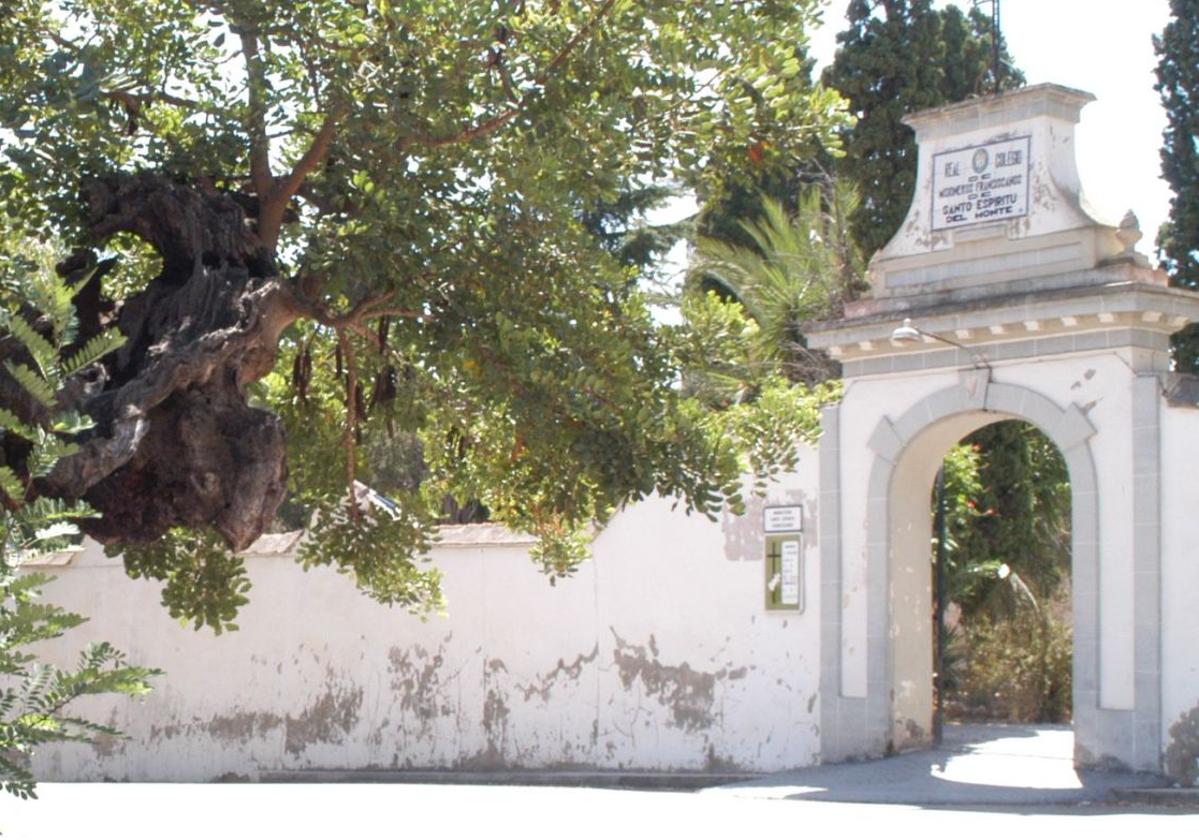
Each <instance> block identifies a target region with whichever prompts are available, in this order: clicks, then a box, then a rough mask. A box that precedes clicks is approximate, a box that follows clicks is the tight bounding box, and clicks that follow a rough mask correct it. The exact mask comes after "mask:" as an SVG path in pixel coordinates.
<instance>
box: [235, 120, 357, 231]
mask: <svg viewBox="0 0 1199 840" xmlns="http://www.w3.org/2000/svg"><path fill="white" fill-rule="evenodd" d="M340 117H341V114H340V112H339V111H338V110H334V111H330V112H329V113H328V114H326V115H325V119H324V121H323V122H322V123H321V127H320V129H319V130H318V131H317V133H316V137H314V138H313V139H312V145H310V146H309V147H308V150H307V151H305V152H304V154H303V155H301V156H300V159H299V160H298V161H296V163H295V166H293V167H292V169H291V172H289V173H288V174H287V177H285V178H282V179H281V180H279V181H278V183H273V184H272V186H271V188H270V189H269V190H268V191H267V192H265V193H263V192H261V191H259V196H258V197H259V212H258V237H259V238H260V239H261V240H262V241H263V243H264V244H265V245H266V246H267V247H269V248H271V249H274V247H275V243H276V242H278V240H279V231H280V229H281V228H282V227H283V217H284V215H285V214H286V211H287V204H288V202H289V201H291V198H292V196H294V195H295V194H296V193H297V192H299V190H300V187H302V186H303V185H304V179H305V178H307V177H308V176H309V174H311V173H312V171H313V170H314V169H316V168H317V167H318V166H320V164H321V162H322V161H323V160H324V159H325V157H326V156H327V155H328V154H329V147H330V146H331V145H332V144H333V135H334V134H336V132H337V121H338V119H340ZM257 188H258V187H257V181H255V189H257Z"/></svg>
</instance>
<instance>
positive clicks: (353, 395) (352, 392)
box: [337, 330, 362, 522]
mask: <svg viewBox="0 0 1199 840" xmlns="http://www.w3.org/2000/svg"><path fill="white" fill-rule="evenodd" d="M337 343H338V344H339V345H340V346H341V353H342V356H343V357H344V358H345V360H346V429H345V433H344V435H343V437H342V444H343V445H344V446H345V449H346V492H347V493H348V494H349V502H350V516H351V518H352V519H353V520H354V522H358V521H359V520H360V519H361V516H362V515H361V513H360V512H359V510H358V496H357V494H356V493H355V492H354V483H355V482H356V481H357V479H358V465H357V463H355V457H356V456H355V452H354V448H355V447H354V433H355V431H356V430H357V428H358V419H359V418H358V399H357V396H358V395H357V390H358V369H357V367H356V364H355V361H354V348H353V345H352V343H351V342H350V340H349V339H348V338H346V334H345V332H343V331H342V330H338V331H337Z"/></svg>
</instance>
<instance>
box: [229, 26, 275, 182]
mask: <svg viewBox="0 0 1199 840" xmlns="http://www.w3.org/2000/svg"><path fill="white" fill-rule="evenodd" d="M237 33H238V37H240V38H241V48H242V54H243V55H244V56H245V57H246V79H247V85H246V86H247V91H248V92H247V100H248V103H247V104H248V105H249V113H248V114H247V117H246V121H247V125H246V130H247V131H248V132H249V134H250V180H251V181H252V182H253V184H254V191H255V192H256V193H258V197H259V199H260V200H263V201H265V200H266V198H267V196H269V195H270V193H271V189H272V186H273V184H274V179H273V178H272V176H271V144H270V140H269V139H268V138H267V133H266V103H265V102H263V98H262V97H263V93H264V91H265V90H266V86H267V80H266V68H265V67H263V65H262V58H261V57H260V56H259V54H258V36H257V35H256V34H255V33H254V32H252V31H250V30H248V29H240V28H239V29H238V30H237Z"/></svg>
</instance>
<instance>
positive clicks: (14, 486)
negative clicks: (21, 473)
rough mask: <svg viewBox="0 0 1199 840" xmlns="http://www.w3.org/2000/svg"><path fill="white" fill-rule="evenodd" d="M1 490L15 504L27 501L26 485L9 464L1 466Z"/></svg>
mask: <svg viewBox="0 0 1199 840" xmlns="http://www.w3.org/2000/svg"><path fill="white" fill-rule="evenodd" d="M0 490H3V491H4V494H5V495H6V496H8V498H10V499H12V500H13V501H14V502H18V503H20V502H23V501H25V485H24V484H22V483H21V479H19V478H17V474H16V473H15V472H13V471H12V467H9V466H8V465H7V464H0Z"/></svg>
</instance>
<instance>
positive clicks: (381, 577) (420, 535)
mask: <svg viewBox="0 0 1199 840" xmlns="http://www.w3.org/2000/svg"><path fill="white" fill-rule="evenodd" d="M362 489H365V488H362ZM355 505H356V506H358V507H357V510H356V511H355V510H352V509H351V507H350V504H349V502H348V500H347V499H346V498H345V496H337V497H332V498H328V499H324V500H322V502H321V504H320V505H319V507H318V508H317V509H316V511H315V513H314V514H313V519H312V524H311V526H310V527H309V530H308V533H307V535H306V536H305V539H304V542H303V543H301V545H300V552H299V556H298V558H297V559H298V561H299V562H300V563H301V564H303V566H304V568H305V569H308V568H311V567H313V566H334V567H335V568H336V569H337V570H338V571H340V572H342V573H343V574H349V575H351V576H353V577H354V579H355V580H356V582H357V584H358V586H359V587H361V588H362V590H363V591H365V592H367V593H368V594H369V595H370V596H371V597H372V598H374V599H375V600H376V601H378V602H380V603H382V604H389V605H399V606H402V607H405V608H407V609H408V610H409V611H410V612H412V613H414V614H416V615H422V616H423V615H426V614H428V613H430V612H433V611H436V610H441V609H444V607H445V600H444V597H443V596H442V593H441V575H440V573H439V572H438V571H437V570H436V569H432V568H425V569H421V568H420V567H419V566H418V565H417V561H418V560H419V559H420V557H421V556H422V555H425V554H427V553H428V551H429V548H430V546H431V544H432V541H433V539H434V531H433V529H434V524H435V523H434V521H433V520H432V519H431V518H428V517H427V516H423V517H422V515H421V512H422V508H421V505H420V504H419V502H418V500H416V499H414V498H405V497H402V496H401V497H400V498H398V499H381V498H379V497H378V496H377V495H376V494H373V493H369V492H365V493H362V494H360V498H359V499H358V500H356V501H355ZM401 552H402V553H401ZM426 562H427V561H426Z"/></svg>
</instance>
